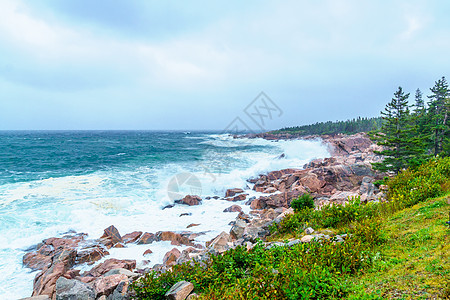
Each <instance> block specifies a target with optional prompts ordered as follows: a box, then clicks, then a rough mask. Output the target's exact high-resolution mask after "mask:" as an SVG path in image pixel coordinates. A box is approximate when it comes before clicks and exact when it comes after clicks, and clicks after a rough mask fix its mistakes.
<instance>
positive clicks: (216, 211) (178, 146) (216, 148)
mask: <svg viewBox="0 0 450 300" xmlns="http://www.w3.org/2000/svg"><path fill="white" fill-rule="evenodd" d="M282 153H285V154H286V159H278V157H279V156H280V155H281V154H282ZM327 155H328V153H327V150H326V148H325V147H324V146H323V145H322V144H321V143H320V142H318V141H280V142H270V141H265V140H261V139H233V138H232V137H230V136H229V135H224V134H218V133H214V132H192V133H184V132H152V131H67V132H65V131H64V132H50V131H43V132H38V131H34V132H0V295H1V297H0V299H15V298H20V297H25V296H29V295H30V294H31V291H32V281H33V278H34V276H35V273H33V272H30V271H29V270H28V269H26V268H23V267H22V264H21V260H22V256H23V254H24V253H25V250H26V249H27V248H29V247H30V246H32V245H34V244H36V243H38V242H40V241H41V240H42V239H45V238H48V237H51V236H58V235H61V234H63V233H64V232H67V231H69V230H75V231H77V232H85V233H88V234H89V237H90V238H97V237H99V236H100V235H101V234H102V231H103V229H104V228H106V227H107V226H109V225H112V224H114V225H115V226H116V227H117V228H118V229H119V231H120V232H121V233H122V234H125V233H128V232H131V231H135V230H141V231H149V232H156V231H158V230H185V228H186V226H187V225H188V224H190V223H201V225H200V226H198V227H195V228H192V229H195V231H198V232H200V231H206V232H207V234H206V235H204V236H201V237H200V238H199V240H198V241H199V242H200V243H201V242H205V241H207V240H209V239H211V238H212V237H214V236H215V235H217V234H218V233H220V232H221V231H223V230H225V231H227V230H229V225H228V223H229V222H230V221H231V220H233V219H234V218H235V213H223V212H222V211H223V209H224V208H226V207H227V206H229V205H230V203H229V202H227V201H223V200H204V201H203V204H202V205H200V206H198V207H185V206H176V207H174V208H172V209H165V210H162V208H163V207H164V206H165V205H167V204H171V203H173V201H174V200H175V198H176V196H175V198H174V196H173V195H177V196H178V195H179V196H180V197H182V196H183V195H186V194H191V193H193V192H195V193H196V194H199V195H200V196H202V197H206V196H214V195H218V196H220V197H223V196H224V192H225V190H226V189H227V188H233V187H241V188H244V189H249V188H250V186H248V184H247V182H246V179H248V178H249V177H252V176H256V175H258V174H260V173H264V172H267V171H271V170H275V169H281V168H286V167H299V168H300V167H302V166H303V164H304V163H306V162H308V161H309V160H311V159H313V158H318V157H324V156H327ZM186 175H187V176H191V178H195V179H196V181H195V182H197V183H196V184H194V186H192V185H186V184H185V185H184V186H183V185H181V184H180V185H178V183H179V178H184V177H183V176H186ZM180 176H181V177H180ZM177 180H178V181H177ZM174 182H177V184H175V185H174V184H173V183H174ZM174 189H177V190H176V191H174ZM170 192H172V193H170ZM174 192H175V193H174ZM249 193H250V195H254V194H255V193H254V192H252V191H249ZM255 196H257V194H255ZM244 202H245V201H244ZM240 204H241V205H243V203H240ZM244 209H248V208H245V207H244ZM183 212H189V213H191V214H192V215H190V216H187V217H182V218H180V217H179V215H180V214H181V213H183ZM171 247H173V246H170V245H169V244H167V243H163V242H162V243H157V244H152V250H153V251H154V253H153V254H152V256H151V257H150V259H151V261H152V263H153V264H154V263H160V261H161V259H162V256H163V255H164V253H165V252H166V251H167V250H170V249H171ZM147 248H148V246H147V247H146V248H145V249H144V248H142V247H139V246H131V247H128V248H124V249H115V250H113V251H112V252H111V256H114V257H117V258H132V259H136V260H137V261H138V265H139V262H140V261H141V260H142V259H144V258H143V256H142V253H143V251H145V250H146V249H147ZM146 259H148V257H146ZM84 267H86V266H84ZM81 268H83V266H82V267H81ZM86 268H87V267H86Z"/></svg>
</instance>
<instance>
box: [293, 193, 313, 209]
mask: <svg viewBox="0 0 450 300" xmlns="http://www.w3.org/2000/svg"><path fill="white" fill-rule="evenodd" d="M291 207H292V208H293V209H294V211H300V210H302V209H305V208H314V198H313V197H312V196H311V195H310V194H303V195H301V196H300V197H298V198H297V199H294V200H292V202H291Z"/></svg>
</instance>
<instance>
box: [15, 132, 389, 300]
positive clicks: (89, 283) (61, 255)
mask: <svg viewBox="0 0 450 300" xmlns="http://www.w3.org/2000/svg"><path fill="white" fill-rule="evenodd" d="M257 137H262V138H265V139H270V140H277V139H291V138H297V137H296V136H291V135H290V136H287V135H281V136H280V135H271V134H267V133H266V134H260V135H257ZM309 138H317V137H309ZM321 138H322V139H323V141H324V142H325V143H326V144H327V145H328V146H329V151H330V154H331V157H329V158H325V159H318V160H313V161H311V162H309V163H308V164H306V165H305V166H304V167H303V168H302V169H284V170H277V171H272V172H269V173H268V174H262V175H259V177H257V178H252V179H249V180H248V185H249V187H250V188H251V189H253V190H254V191H256V192H260V193H262V194H263V195H262V196H259V197H251V198H248V199H247V196H248V194H245V191H244V190H242V189H238V188H230V189H228V190H227V191H226V194H225V197H224V199H225V200H228V201H230V202H236V201H239V202H240V203H243V201H245V205H249V206H250V208H251V211H250V213H249V214H245V213H244V212H242V208H241V206H239V205H237V204H233V203H230V207H228V208H226V209H225V210H224V213H227V212H239V214H238V216H237V217H236V219H235V220H234V221H233V222H232V224H231V225H232V228H231V230H230V231H229V232H222V233H221V234H219V235H218V236H217V237H215V238H214V239H212V240H211V241H209V242H206V244H205V245H203V244H201V243H198V242H196V238H197V237H198V236H199V235H201V234H202V233H201V232H200V233H194V232H191V231H184V232H171V231H159V232H156V233H150V232H142V231H134V232H131V233H127V234H125V235H123V236H122V235H121V234H120V233H119V231H118V230H117V229H116V227H114V226H113V225H111V226H110V227H108V228H106V229H105V230H104V234H103V235H102V236H101V237H99V238H98V239H88V237H87V235H86V234H83V233H76V232H69V233H67V234H66V235H64V236H62V237H58V238H56V237H53V238H49V239H46V240H44V241H42V242H41V243H39V244H38V245H36V246H35V247H33V248H31V249H29V251H27V253H26V254H25V255H24V257H23V265H24V266H25V267H27V268H30V269H32V270H40V271H39V273H38V274H37V275H36V277H35V279H34V282H33V294H32V297H31V298H25V299H33V300H34V299H40V300H45V299H61V300H62V299H102V300H122V299H131V294H130V293H131V290H130V289H129V286H130V283H131V282H133V281H134V280H136V279H137V278H139V277H140V276H142V275H143V274H145V273H146V272H149V271H151V270H162V271H164V270H168V269H170V268H171V267H172V266H173V265H174V264H178V263H183V262H186V261H189V260H192V259H199V260H201V259H206V258H207V256H208V254H209V253H214V254H220V253H223V252H225V251H226V250H228V249H230V248H234V247H237V246H239V245H244V246H246V247H247V249H251V248H252V247H253V244H254V243H255V242H256V241H257V240H258V239H262V240H264V239H265V237H266V236H267V235H268V234H269V226H270V225H272V224H273V223H274V222H275V223H278V222H280V221H281V220H282V219H283V217H284V216H286V215H287V214H291V213H293V210H292V209H291V208H290V203H291V201H292V200H293V199H295V198H297V197H299V196H301V195H302V194H305V193H310V194H311V195H312V196H313V197H314V199H315V200H314V201H315V205H316V207H317V208H320V207H321V206H322V205H324V204H330V203H339V204H342V203H345V202H346V201H348V198H349V197H354V196H359V197H361V200H362V201H380V200H382V199H383V192H382V191H380V190H379V189H378V188H377V187H376V186H375V185H374V184H373V182H374V181H375V180H377V179H380V178H381V175H380V174H376V173H375V172H374V171H373V170H372V167H371V164H370V163H372V162H378V161H380V160H381V159H382V157H380V156H379V155H376V154H374V152H373V151H374V150H380V149H379V146H377V145H375V144H373V143H372V142H371V140H370V139H369V138H368V137H367V136H366V135H365V134H363V133H360V134H355V135H352V136H325V137H321ZM280 159H283V157H280ZM205 199H206V198H205ZM202 200H203V199H202V198H200V197H199V196H195V195H188V196H186V197H184V198H183V199H181V200H178V201H176V203H177V205H190V206H192V205H200V204H201V202H202ZM196 225H198V224H191V225H189V226H188V228H191V227H195V226H196ZM314 233H315V232H314V229H312V228H308V229H307V230H306V231H305V235H304V236H303V237H302V238H301V239H298V240H292V241H289V242H288V243H287V244H284V243H277V242H275V243H266V247H272V246H273V245H278V246H292V245H294V244H296V243H302V242H311V241H314V240H318V239H323V238H331V237H330V236H329V235H327V233H326V232H325V233H317V232H316V233H315V234H314ZM333 238H334V240H335V241H336V242H342V241H344V239H345V236H335V237H333ZM158 241H168V242H170V243H171V244H172V245H173V246H174V248H173V249H172V250H170V251H169V252H167V253H166V254H165V256H164V259H163V262H162V264H159V265H155V266H153V267H152V268H136V261H135V260H119V259H115V258H108V259H106V260H105V261H103V262H101V263H100V264H98V263H97V264H96V265H95V266H93V267H92V268H91V269H90V270H88V271H85V272H81V271H80V270H79V269H77V268H79V266H80V265H82V264H84V265H85V264H88V265H93V264H95V263H96V262H98V261H99V260H101V259H102V258H105V257H108V255H109V251H108V250H110V249H111V248H123V247H127V246H128V245H130V244H139V245H144V244H148V245H149V249H148V250H147V251H146V252H145V253H144V256H145V255H146V254H150V253H151V246H150V245H151V244H152V243H153V242H158ZM177 246H178V247H179V246H183V248H185V249H184V250H183V251H180V250H179V249H178V248H177ZM186 247H187V248H186ZM186 289H187V290H189V292H186ZM192 289H193V288H192ZM192 289H191V285H189V283H183V284H179V285H178V286H177V287H174V289H173V290H174V291H175V294H176V293H181V294H183V293H184V294H186V295H185V296H184V298H180V297H181V296H180V297H178V296H177V297H175V296H173V297H172V296H171V295H168V296H167V297H168V299H186V297H188V295H189V294H190V293H191V292H192ZM169 292H170V291H169ZM181 294H179V295H181ZM184 294H183V295H184ZM189 297H191V298H193V297H194V296H192V295H191V296H189ZM189 297H188V298H189Z"/></svg>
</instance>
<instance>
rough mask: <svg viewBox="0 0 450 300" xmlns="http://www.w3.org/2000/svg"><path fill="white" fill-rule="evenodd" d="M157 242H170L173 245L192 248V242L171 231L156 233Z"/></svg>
mask: <svg viewBox="0 0 450 300" xmlns="http://www.w3.org/2000/svg"><path fill="white" fill-rule="evenodd" d="M156 236H157V238H158V240H160V241H170V242H172V243H174V244H179V245H186V246H193V245H194V244H193V243H192V241H191V240H190V239H189V238H188V237H186V236H183V235H181V234H179V233H175V232H172V231H158V232H157V233H156Z"/></svg>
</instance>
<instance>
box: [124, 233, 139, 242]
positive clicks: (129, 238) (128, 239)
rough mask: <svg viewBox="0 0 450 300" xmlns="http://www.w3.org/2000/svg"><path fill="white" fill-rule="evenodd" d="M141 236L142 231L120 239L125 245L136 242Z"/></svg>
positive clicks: (128, 234)
mask: <svg viewBox="0 0 450 300" xmlns="http://www.w3.org/2000/svg"><path fill="white" fill-rule="evenodd" d="M141 235H142V231H133V232H131V233H127V234H125V235H124V236H123V237H122V240H123V242H124V243H125V244H129V243H134V242H136V241H137V240H138V239H139V238H140V237H141Z"/></svg>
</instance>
